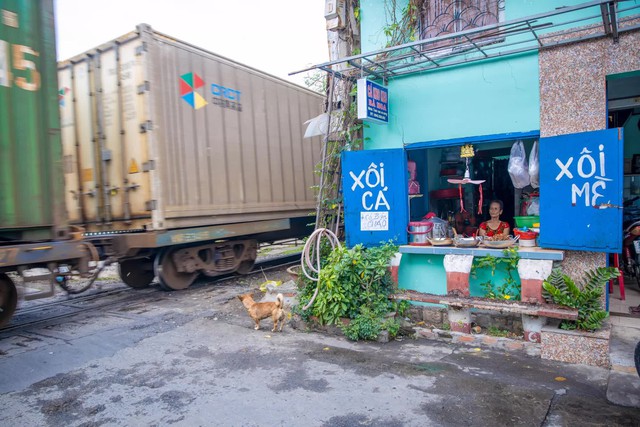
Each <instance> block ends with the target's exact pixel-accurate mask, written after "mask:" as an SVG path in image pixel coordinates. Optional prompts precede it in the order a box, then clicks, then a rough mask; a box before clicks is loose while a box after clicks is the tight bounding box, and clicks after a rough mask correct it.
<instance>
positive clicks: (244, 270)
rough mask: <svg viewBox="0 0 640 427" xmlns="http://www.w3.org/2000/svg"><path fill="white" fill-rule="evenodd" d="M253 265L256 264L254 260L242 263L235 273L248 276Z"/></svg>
mask: <svg viewBox="0 0 640 427" xmlns="http://www.w3.org/2000/svg"><path fill="white" fill-rule="evenodd" d="M255 263H256V260H255V259H251V260H246V261H242V262H241V263H240V265H239V266H238V269H237V270H236V272H237V273H238V274H249V273H251V271H253V265H254V264H255Z"/></svg>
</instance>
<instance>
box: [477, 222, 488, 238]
mask: <svg viewBox="0 0 640 427" xmlns="http://www.w3.org/2000/svg"><path fill="white" fill-rule="evenodd" d="M486 235H487V223H486V222H481V223H480V226H479V227H478V236H481V237H482V236H486Z"/></svg>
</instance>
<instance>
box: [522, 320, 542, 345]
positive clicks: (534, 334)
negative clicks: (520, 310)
mask: <svg viewBox="0 0 640 427" xmlns="http://www.w3.org/2000/svg"><path fill="white" fill-rule="evenodd" d="M546 324H547V318H546V317H542V316H529V315H528V314H523V315H522V329H524V340H525V341H528V342H537V343H539V342H540V336H541V333H542V327H543V326H544V325H546Z"/></svg>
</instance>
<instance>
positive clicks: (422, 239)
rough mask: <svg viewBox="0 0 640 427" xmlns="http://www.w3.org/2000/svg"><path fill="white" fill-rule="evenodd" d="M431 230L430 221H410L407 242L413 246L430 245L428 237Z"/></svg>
mask: <svg viewBox="0 0 640 427" xmlns="http://www.w3.org/2000/svg"><path fill="white" fill-rule="evenodd" d="M431 230H433V223H432V222H431V221H412V222H410V223H409V227H408V228H407V233H409V244H410V245H414V246H427V245H430V243H429V237H430V236H431Z"/></svg>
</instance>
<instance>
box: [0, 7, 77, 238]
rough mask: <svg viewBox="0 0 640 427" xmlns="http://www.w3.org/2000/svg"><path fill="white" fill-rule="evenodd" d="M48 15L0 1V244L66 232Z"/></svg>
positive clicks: (46, 11) (38, 9)
mask: <svg viewBox="0 0 640 427" xmlns="http://www.w3.org/2000/svg"><path fill="white" fill-rule="evenodd" d="M53 9H54V8H53V1H52V0H37V1H36V0H2V2H0V244H2V243H6V242H7V241H9V242H12V241H13V242H15V241H37V240H56V239H62V238H66V236H67V233H68V231H67V226H66V215H65V208H64V181H63V169H62V168H63V164H62V145H61V142H60V119H59V111H58V103H59V102H63V101H64V97H63V96H61V98H60V101H59V99H58V96H59V94H58V83H57V71H56V67H57V65H56V47H55V41H56V38H55V22H54V16H53ZM63 95H64V94H63Z"/></svg>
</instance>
